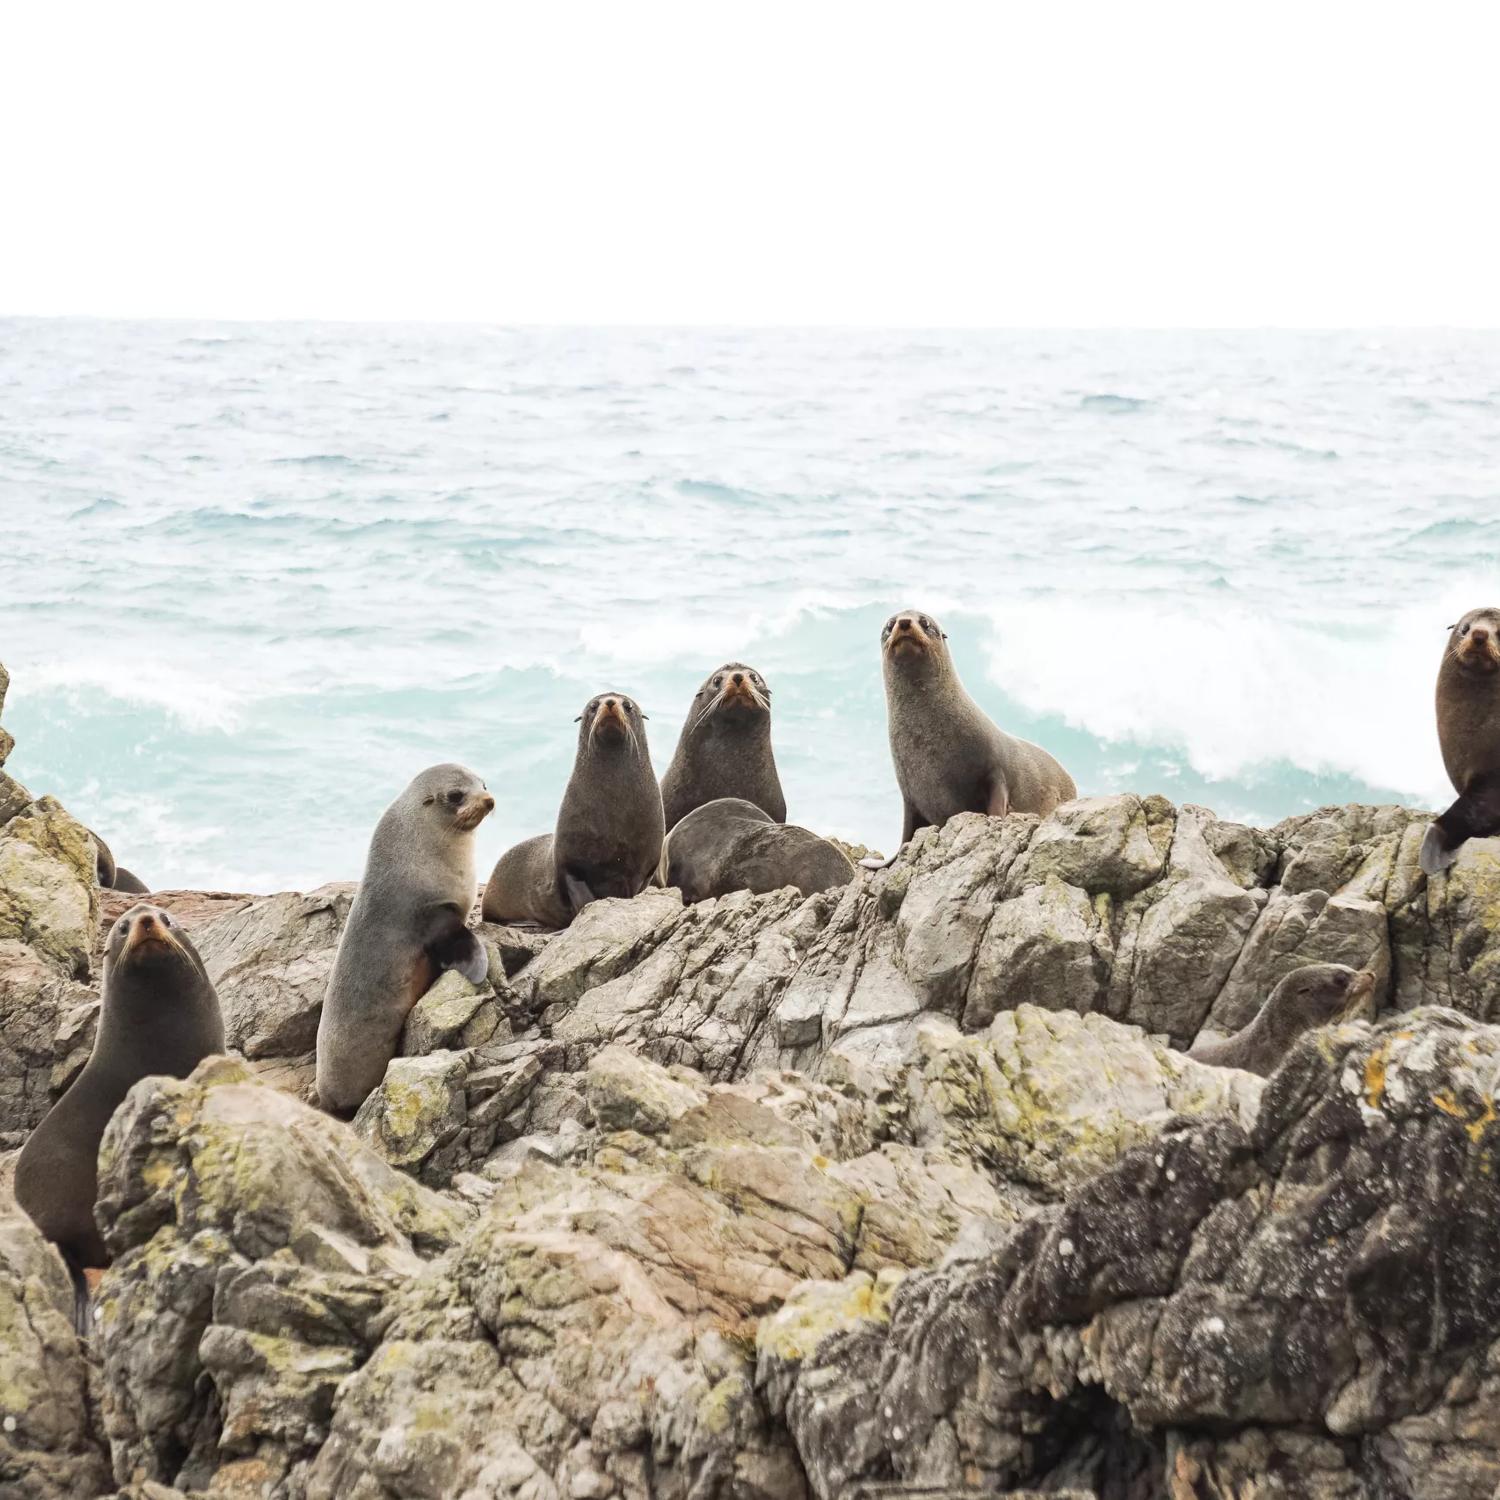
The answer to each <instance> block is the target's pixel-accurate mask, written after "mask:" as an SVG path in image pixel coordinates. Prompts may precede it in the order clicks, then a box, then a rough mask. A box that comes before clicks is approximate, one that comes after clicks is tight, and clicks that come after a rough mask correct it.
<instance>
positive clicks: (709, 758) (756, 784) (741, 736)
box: [661, 661, 786, 829]
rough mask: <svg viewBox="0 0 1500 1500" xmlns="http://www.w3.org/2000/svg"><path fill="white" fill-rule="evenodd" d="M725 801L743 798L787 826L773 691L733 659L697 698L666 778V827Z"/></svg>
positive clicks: (712, 676)
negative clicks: (774, 745)
mask: <svg viewBox="0 0 1500 1500" xmlns="http://www.w3.org/2000/svg"><path fill="white" fill-rule="evenodd" d="M720 797H743V798H744V799H745V801H747V802H753V803H754V804H755V805H756V806H757V807H758V808H760V809H761V811H763V812H764V813H766V814H767V816H769V817H770V819H771V820H772V822H775V823H784V822H786V798H785V797H784V796H783V795H782V791H781V779H780V777H779V776H778V775H777V774H776V756H775V753H774V752H773V751H772V749H771V689H770V688H769V687H768V686H767V685H766V680H765V678H764V677H762V676H761V674H760V673H759V672H757V671H756V670H755V668H754V667H751V666H747V665H746V664H745V663H744V662H742V661H727V662H725V663H724V665H723V666H722V667H719V668H717V669H716V670H715V671H713V672H710V673H709V675H708V676H707V677H706V678H705V679H704V681H703V686H702V687H700V688H699V689H698V691H697V692H696V693H695V694H694V695H693V702H692V706H691V707H690V708H689V709H688V716H687V721H686V722H685V723H684V724H683V726H682V734H681V735H680V736H679V737H678V740H677V750H676V753H675V754H674V755H673V756H672V763H671V764H670V765H669V766H668V767H667V774H666V775H665V776H663V777H662V779H661V800H662V811H663V815H664V817H665V820H666V826H667V827H668V828H669V829H671V828H675V827H676V826H677V824H678V823H680V822H681V821H682V820H683V819H684V818H685V817H687V815H688V814H689V813H690V812H692V811H693V809H694V808H698V807H702V806H703V804H704V803H705V802H714V801H716V800H718V799H719V798H720Z"/></svg>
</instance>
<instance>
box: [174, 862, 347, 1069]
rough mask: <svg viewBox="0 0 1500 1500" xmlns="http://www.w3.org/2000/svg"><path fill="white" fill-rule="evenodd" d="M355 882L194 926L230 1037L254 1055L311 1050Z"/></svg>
mask: <svg viewBox="0 0 1500 1500" xmlns="http://www.w3.org/2000/svg"><path fill="white" fill-rule="evenodd" d="M354 889H355V888H354V886H353V885H351V884H341V885H325V886H321V887H319V889H317V890H316V891H313V892H311V893H310V894H308V895H306V896H301V895H297V894H296V893H294V892H283V893H282V894H280V895H277V896H268V897H266V898H264V899H263V900H258V901H252V902H250V903H249V904H248V905H246V906H244V907H242V908H240V909H238V910H235V911H231V912H228V913H226V914H224V915H221V916H218V917H215V918H214V919H212V920H210V921H208V922H206V923H204V925H202V926H201V927H197V928H195V929H193V942H194V944H195V945H196V946H197V949H198V952H199V954H200V956H201V957H202V959H203V966H204V968H206V969H207V970H208V974H209V978H210V979H212V980H213V982H214V987H215V988H216V989H217V990H218V992H219V1004H220V1006H221V1007H222V1008H223V1011H224V1034H225V1039H226V1041H227V1042H228V1044H229V1045H230V1046H231V1047H233V1048H235V1049H237V1050H238V1051H240V1052H243V1053H244V1055H245V1056H246V1057H247V1058H261V1057H287V1056H289V1055H295V1054H297V1053H302V1052H307V1051H310V1050H311V1049H312V1046H313V1043H314V1042H315V1041H316V1040H317V1035H318V1017H319V1016H320V1015H321V1014H322V1011H323V995H324V992H325V991H326V990H327V988H328V975H329V971H330V970H331V969H332V967H333V958H334V953H335V952H336V950H337V948H338V942H339V934H340V933H341V932H342V931H343V927H344V922H345V921H346V920H347V918H348V916H349V906H350V903H351V902H352V901H353V898H354Z"/></svg>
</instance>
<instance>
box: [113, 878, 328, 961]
mask: <svg viewBox="0 0 1500 1500" xmlns="http://www.w3.org/2000/svg"><path fill="white" fill-rule="evenodd" d="M324 889H328V887H325V888H324ZM332 889H335V890H337V889H339V887H337V886H335V887H332ZM146 899H149V900H150V902H151V904H152V905H153V906H160V907H162V908H163V909H164V910H166V911H169V912H171V914H172V919H173V921H175V922H177V923H178V924H179V925H180V926H181V927H183V928H184V929H185V930H186V931H187V932H188V934H189V935H190V936H191V937H192V938H193V941H194V942H195V943H196V942H197V939H198V933H199V932H200V931H201V930H202V929H203V928H204V927H206V926H208V924H209V923H210V922H213V921H216V920H217V919H218V918H219V917H228V916H232V915H233V914H234V913H235V912H237V911H244V909H245V908H246V907H247V906H249V905H251V904H252V903H253V902H255V901H258V900H264V899H266V898H264V897H259V896H250V895H246V894H245V893H244V892H243V891H173V890H165V891H152V892H151V895H150V897H149V898H147V897H143V896H138V895H134V894H133V893H131V892H130V891H113V890H101V891H100V892H99V938H98V942H97V943H96V945H95V951H94V958H95V960H96V962H97V961H98V960H99V959H102V958H103V956H104V945H105V943H106V942H107V941H108V939H109V929H110V927H111V926H113V925H114V923H115V921H116V920H117V919H118V918H120V917H122V916H124V915H125V913H126V912H127V911H129V910H130V908H131V907H132V906H134V905H136V903H137V902H139V901H143V900H146Z"/></svg>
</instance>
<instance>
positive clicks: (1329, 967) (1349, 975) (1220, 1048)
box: [1188, 964, 1375, 1078]
mask: <svg viewBox="0 0 1500 1500" xmlns="http://www.w3.org/2000/svg"><path fill="white" fill-rule="evenodd" d="M1374 989H1375V976H1374V975H1373V974H1372V973H1371V972H1370V971H1369V970H1368V969H1351V968H1350V967H1349V966H1348V965H1347V964H1304V965H1303V966H1302V967H1301V968H1300V969H1293V970H1292V972H1291V973H1290V974H1288V975H1287V976H1286V978H1285V979H1283V980H1282V981H1281V983H1280V984H1278V985H1277V986H1276V988H1275V989H1273V990H1272V991H1271V994H1270V997H1269V998H1268V999H1267V1000H1266V1003H1265V1004H1264V1005H1262V1006H1261V1008H1260V1010H1259V1011H1258V1012H1257V1013H1256V1016H1255V1019H1254V1020H1253V1021H1251V1022H1249V1023H1248V1024H1247V1025H1245V1026H1242V1027H1240V1029H1239V1030H1238V1031H1237V1032H1235V1034H1234V1035H1233V1036H1230V1037H1218V1036H1214V1035H1212V1034H1205V1035H1204V1036H1202V1037H1200V1038H1199V1039H1198V1040H1197V1041H1196V1042H1194V1043H1193V1045H1192V1047H1191V1048H1190V1049H1189V1051H1188V1056H1189V1057H1191V1058H1192V1059H1193V1060H1194V1061H1195V1062H1201V1063H1212V1064H1213V1066H1214V1067H1216V1068H1243V1069H1245V1071H1246V1072H1247V1073H1259V1074H1260V1076H1261V1077H1262V1078H1269V1077H1270V1076H1271V1074H1272V1073H1274V1072H1275V1071H1276V1069H1277V1067H1278V1066H1280V1064H1281V1063H1282V1061H1283V1060H1284V1059H1285V1057H1286V1055H1287V1053H1288V1052H1289V1051H1291V1047H1292V1043H1293V1042H1295V1041H1296V1040H1297V1038H1298V1037H1299V1036H1301V1035H1302V1033H1303V1032H1304V1031H1311V1030H1312V1029H1313V1027H1315V1026H1328V1025H1331V1024H1332V1023H1333V1022H1334V1021H1341V1020H1343V1019H1344V1018H1345V1017H1346V1016H1348V1015H1350V1014H1352V1013H1353V1012H1354V1011H1356V1010H1358V1009H1359V1007H1360V1006H1361V1005H1362V1004H1363V1003H1364V1001H1365V1000H1366V999H1368V997H1369V996H1370V995H1371V994H1372V993H1373V992H1374Z"/></svg>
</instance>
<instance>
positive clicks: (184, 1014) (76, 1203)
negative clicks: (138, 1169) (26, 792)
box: [16, 904, 224, 1320]
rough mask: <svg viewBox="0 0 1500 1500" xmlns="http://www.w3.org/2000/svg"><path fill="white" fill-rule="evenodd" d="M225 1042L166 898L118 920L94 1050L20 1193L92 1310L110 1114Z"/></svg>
mask: <svg viewBox="0 0 1500 1500" xmlns="http://www.w3.org/2000/svg"><path fill="white" fill-rule="evenodd" d="M223 1050H224V1018H223V1016H222V1014H221V1013H220V1010H219V997H218V995H217V994H216V993H215V991H214V987H213V984H212V982H211V981H210V980H209V977H208V971H207V970H206V969H205V968H204V967H203V960H202V959H201V958H199V957H198V950H197V949H196V948H194V947H193V944H192V942H191V940H190V939H189V938H188V935H187V934H186V933H185V932H184V931H183V930H182V929H181V928H180V927H179V926H178V925H177V923H176V922H175V921H174V920H173V918H172V916H171V915H170V914H169V913H168V912H165V911H163V910H162V909H161V908H160V907H159V906H148V905H145V904H141V905H137V906H132V907H131V908H130V910H129V911H128V912H126V913H125V914H124V916H122V917H121V918H120V919H119V920H118V921H117V922H116V923H115V924H114V926H113V927H112V928H111V929H110V933H109V940H108V942H107V943H106V945H105V949H104V989H103V993H102V997H101V1003H100V1010H99V1030H98V1034H97V1035H96V1036H95V1038H94V1050H93V1052H92V1053H90V1054H89V1060H88V1062H87V1063H85V1064H84V1068H83V1071H82V1072H81V1073H80V1074H79V1075H78V1077H77V1078H75V1079H74V1080H73V1083H72V1085H71V1087H69V1089H68V1091H67V1092H66V1093H65V1094H64V1095H63V1096H62V1098H61V1099H59V1100H58V1101H57V1103H56V1104H54V1105H53V1106H52V1109H51V1110H50V1111H49V1112H48V1114H47V1116H46V1118H45V1119H44V1120H43V1121H42V1123H41V1124H40V1125H38V1126H37V1128H36V1129H35V1130H34V1131H32V1133H31V1136H30V1138H29V1139H28V1140H27V1142H26V1144H25V1145H24V1146H23V1147H22V1148H21V1155H20V1157H19V1159H18V1160H17V1162H16V1201H17V1202H18V1203H19V1204H20V1205H21V1207H22V1208H24V1209H25V1210H26V1212H27V1213H28V1214H30V1215H31V1217H32V1218H33V1219H34V1220H35V1221H36V1223H37V1225H38V1227H39V1228H40V1229H41V1231H42V1233H43V1234H45V1235H46V1236H47V1238H48V1239H49V1240H52V1241H54V1242H55V1243H56V1245H57V1247H58V1249H59V1250H61V1251H62V1255H63V1259H64V1260H65V1261H66V1262H67V1264H68V1269H69V1270H70V1272H72V1274H73V1281H74V1285H75V1287H77V1288H78V1291H79V1303H78V1309H77V1311H78V1312H79V1314H80V1320H81V1315H82V1314H83V1313H84V1312H86V1311H87V1292H86V1290H85V1288H84V1281H83V1275H82V1273H83V1270H84V1269H85V1268H86V1267H97V1266H106V1265H108V1264H109V1252H108V1250H106V1249H105V1246H104V1240H103V1238H102V1237H101V1236H100V1233H99V1226H98V1225H97V1224H96V1223H95V1222H94V1199H95V1197H96V1196H97V1195H98V1188H99V1183H98V1176H97V1165H96V1164H97V1161H98V1157H99V1142H100V1140H101V1139H102V1138H103V1135H104V1127H105V1126H106V1125H107V1124H109V1117H110V1116H111V1115H112V1114H113V1113H114V1112H115V1110H116V1109H117V1108H118V1107H119V1105H120V1102H121V1101H122V1100H123V1099H124V1097H125V1095H126V1094H127V1093H128V1092H129V1091H130V1088H131V1086H132V1085H133V1084H135V1083H138V1082H139V1081H140V1080H141V1079H142V1078H146V1077H148V1076H150V1075H151V1074H155V1073H166V1074H170V1075H171V1076H172V1077H174V1078H186V1077H187V1075H188V1074H189V1073H191V1072H192V1071H193V1069H194V1068H196V1067H197V1066H198V1064H199V1063H200V1062H202V1061H203V1059H204V1058H205V1057H209V1056H212V1055H213V1054H214V1053H216V1052H222V1051H223Z"/></svg>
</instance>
